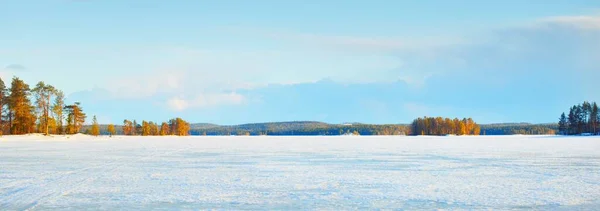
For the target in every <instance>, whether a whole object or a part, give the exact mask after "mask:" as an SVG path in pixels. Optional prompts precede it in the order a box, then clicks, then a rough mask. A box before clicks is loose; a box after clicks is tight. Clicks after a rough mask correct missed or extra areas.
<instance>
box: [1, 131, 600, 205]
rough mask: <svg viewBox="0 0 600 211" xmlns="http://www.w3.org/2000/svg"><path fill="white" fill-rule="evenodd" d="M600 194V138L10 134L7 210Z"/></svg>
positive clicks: (6, 140)
mask: <svg viewBox="0 0 600 211" xmlns="http://www.w3.org/2000/svg"><path fill="white" fill-rule="evenodd" d="M599 199H600V138H598V137H558V136H485V137H402V136H397V137H365V136H363V137H354V136H343V137H341V136H340V137H270V136H267V137H264V136H261V137H113V138H109V137H88V136H84V135H77V136H70V137H63V136H57V137H43V136H40V135H28V136H4V137H0V210H32V209H35V210H37V209H41V210H47V209H50V210H64V209H71V210H85V209H94V210H96V209H103V210H115V209H135V210H147V209H212V208H215V209H236V210H239V209H269V210H273V209H276V210H289V209H326V210H347V209H378V208H389V209H409V210H413V209H427V210H431V209H437V208H441V209H458V210H461V209H462V210H477V209H495V210H498V209H501V210H505V209H542V210H548V209H551V210H561V209H564V210H572V209H583V210H589V209H598V208H599V207H600V200H599Z"/></svg>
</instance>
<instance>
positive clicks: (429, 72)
mask: <svg viewBox="0 0 600 211" xmlns="http://www.w3.org/2000/svg"><path fill="white" fill-rule="evenodd" d="M0 7H1V8H3V9H2V12H1V13H0V68H1V69H0V77H2V79H3V80H4V81H9V80H10V78H12V76H13V75H17V76H19V77H20V78H22V79H24V80H25V81H27V82H28V83H30V84H32V85H33V84H35V83H36V82H37V81H40V80H43V81H45V82H46V83H49V84H53V85H54V86H56V87H59V88H61V89H62V90H64V91H65V93H66V94H67V95H68V99H67V101H68V102H73V101H81V102H82V104H83V106H84V109H85V110H86V112H87V113H88V114H89V115H97V116H98V118H99V120H100V121H101V122H102V123H109V122H110V123H120V122H122V120H123V119H125V118H128V119H138V120H141V119H146V120H152V121H163V120H165V119H167V118H170V117H174V116H182V117H184V118H185V119H188V120H189V121H192V122H211V123H217V124H239V123H249V122H267V121H290V120H316V121H325V122H330V123H341V122H364V123H408V122H410V121H412V119H414V118H416V117H419V116H425V115H427V116H438V115H439V116H449V117H454V116H458V117H463V116H468V117H473V118H474V119H475V120H476V121H478V122H481V123H494V122H533V123H545V122H554V121H556V119H557V117H558V115H559V114H560V112H562V111H563V110H567V109H568V107H569V106H571V105H572V104H575V103H579V102H581V101H583V100H591V101H600V89H599V85H598V84H600V83H598V81H600V1H591V0H590V1H584V0H572V1H562V0H561V1H558V0H556V1H552V0H536V1H526V0H518V1H517V0H506V1H475V0H463V1H441V0H439V1H433V0H425V1H398V0H391V1H337V0H329V1H316V0H314V1H313V0H303V1H275V0H273V1H267V0H257V1H241V0H237V1H227V0H224V1H158V0H156V1H125V0H118V1H117V0H112V1H111V0H102V1H100V0H43V1H27V0H18V1H17V0H14V1H13V0H4V1H1V2H0Z"/></svg>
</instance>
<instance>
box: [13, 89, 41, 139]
mask: <svg viewBox="0 0 600 211" xmlns="http://www.w3.org/2000/svg"><path fill="white" fill-rule="evenodd" d="M29 95H30V89H29V85H27V84H26V83H25V82H23V81H22V80H21V79H19V78H18V77H14V78H13V80H12V83H11V87H10V95H9V99H8V101H9V103H8V110H9V124H10V134H26V133H32V132H33V129H34V126H35V115H34V113H33V108H34V107H33V106H32V105H31V101H30V100H29Z"/></svg>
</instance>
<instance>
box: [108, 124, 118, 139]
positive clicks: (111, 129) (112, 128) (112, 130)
mask: <svg viewBox="0 0 600 211" xmlns="http://www.w3.org/2000/svg"><path fill="white" fill-rule="evenodd" d="M107 130H108V134H109V135H110V136H111V137H112V136H114V135H115V134H117V130H115V125H113V124H109V125H108V128H107Z"/></svg>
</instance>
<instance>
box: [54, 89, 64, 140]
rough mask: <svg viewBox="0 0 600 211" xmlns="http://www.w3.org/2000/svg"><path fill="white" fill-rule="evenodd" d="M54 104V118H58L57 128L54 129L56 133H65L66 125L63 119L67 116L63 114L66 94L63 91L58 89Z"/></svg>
mask: <svg viewBox="0 0 600 211" xmlns="http://www.w3.org/2000/svg"><path fill="white" fill-rule="evenodd" d="M54 96H55V97H54V104H53V105H52V113H53V115H54V119H55V120H56V129H55V130H54V133H55V134H63V133H64V125H63V121H64V119H65V116H64V114H63V109H64V107H65V95H64V94H63V92H62V91H60V90H56V92H55V93H54Z"/></svg>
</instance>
